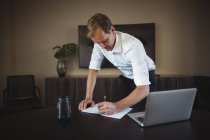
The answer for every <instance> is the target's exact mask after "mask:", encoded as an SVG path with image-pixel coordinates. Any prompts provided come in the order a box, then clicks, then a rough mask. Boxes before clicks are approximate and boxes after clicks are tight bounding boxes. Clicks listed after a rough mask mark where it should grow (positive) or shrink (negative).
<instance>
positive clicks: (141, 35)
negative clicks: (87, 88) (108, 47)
mask: <svg viewBox="0 0 210 140" xmlns="http://www.w3.org/2000/svg"><path fill="white" fill-rule="evenodd" d="M114 27H115V30H116V31H121V32H125V33H128V34H131V35H133V36H135V37H136V38H138V39H139V40H141V42H142V43H143V45H144V47H145V50H146V53H147V55H148V56H149V57H150V58H152V60H153V61H154V62H155V23H144V24H125V25H114ZM78 32H79V33H78V35H79V43H78V44H79V67H80V68H88V66H89V63H90V58H91V53H92V49H93V42H92V41H91V39H89V38H87V36H86V34H87V28H86V26H85V25H79V26H78ZM101 68H114V66H113V65H112V64H111V63H110V62H109V61H108V60H107V59H106V58H104V60H103V62H102V65H101Z"/></svg>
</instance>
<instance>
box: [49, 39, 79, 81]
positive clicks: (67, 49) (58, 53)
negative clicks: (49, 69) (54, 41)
mask: <svg viewBox="0 0 210 140" xmlns="http://www.w3.org/2000/svg"><path fill="white" fill-rule="evenodd" d="M53 50H54V51H55V54H54V57H55V58H56V59H58V61H57V66H56V70H57V73H58V75H59V77H65V75H66V72H67V63H66V58H67V57H69V56H71V55H73V54H74V53H75V52H76V44H74V43H67V44H64V45H62V46H60V45H56V46H55V47H53Z"/></svg>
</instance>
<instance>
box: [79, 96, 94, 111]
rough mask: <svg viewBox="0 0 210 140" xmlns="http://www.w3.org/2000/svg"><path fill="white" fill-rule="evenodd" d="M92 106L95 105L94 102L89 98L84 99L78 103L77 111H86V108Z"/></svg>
mask: <svg viewBox="0 0 210 140" xmlns="http://www.w3.org/2000/svg"><path fill="white" fill-rule="evenodd" d="M93 105H95V102H94V101H93V100H92V99H90V98H86V99H84V100H82V101H81V102H80V103H79V106H78V109H79V110H83V109H86V108H87V107H89V106H93Z"/></svg>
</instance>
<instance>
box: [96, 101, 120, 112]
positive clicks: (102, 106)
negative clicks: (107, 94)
mask: <svg viewBox="0 0 210 140" xmlns="http://www.w3.org/2000/svg"><path fill="white" fill-rule="evenodd" d="M98 109H99V112H100V113H101V114H104V115H112V114H114V113H117V112H118V111H119V109H118V108H117V105H116V104H115V103H112V102H106V101H104V102H100V103H98Z"/></svg>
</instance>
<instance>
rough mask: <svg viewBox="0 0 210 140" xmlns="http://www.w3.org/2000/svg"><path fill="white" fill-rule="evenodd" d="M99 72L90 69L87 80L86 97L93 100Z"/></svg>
mask: <svg viewBox="0 0 210 140" xmlns="http://www.w3.org/2000/svg"><path fill="white" fill-rule="evenodd" d="M97 74H98V71H97V70H93V69H89V71H88V78H87V85H86V97H85V98H88V99H91V100H92V97H93V90H94V87H95V84H96V78H97Z"/></svg>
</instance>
